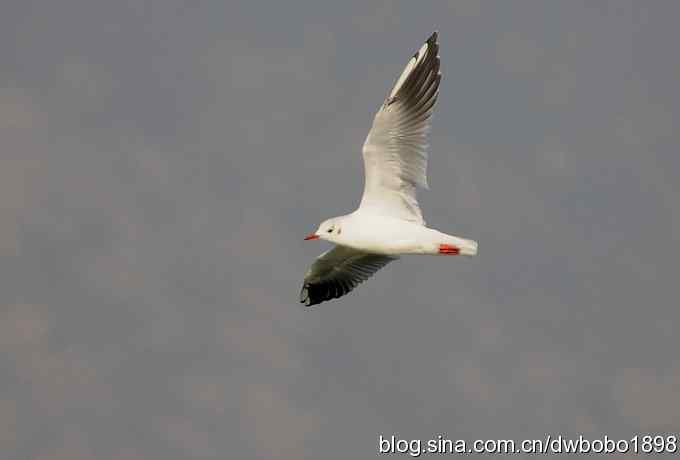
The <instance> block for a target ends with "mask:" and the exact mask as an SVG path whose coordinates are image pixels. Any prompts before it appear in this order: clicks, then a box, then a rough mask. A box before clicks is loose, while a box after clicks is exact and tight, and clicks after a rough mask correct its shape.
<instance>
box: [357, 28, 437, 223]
mask: <svg viewBox="0 0 680 460" xmlns="http://www.w3.org/2000/svg"><path fill="white" fill-rule="evenodd" d="M438 50H439V45H438V44H437V32H435V33H434V34H432V36H431V37H430V38H429V39H428V40H427V42H426V43H425V44H424V45H423V46H422V47H421V48H420V50H418V52H417V53H415V55H414V56H413V58H411V60H410V61H409V63H408V64H407V65H406V68H405V69H404V71H403V72H402V74H401V76H400V77H399V78H398V79H397V82H396V83H395V85H394V87H393V88H392V90H391V91H390V94H389V96H387V99H385V102H384V103H383V105H382V106H381V108H380V110H379V111H378V113H377V114H376V115H375V118H374V120H373V126H372V127H371V131H370V132H369V133H368V137H367V138H366V141H365V142H364V147H363V156H364V170H365V171H364V172H365V176H366V177H365V184H364V194H363V196H362V198H361V204H360V205H359V208H360V209H370V211H371V212H372V213H378V214H383V215H389V216H392V217H397V218H400V219H404V220H408V221H412V222H418V223H421V224H424V223H425V222H424V220H423V215H422V212H421V211H420V206H419V205H418V200H417V198H416V187H417V186H420V187H423V188H427V187H428V185H427V146H428V144H427V133H428V131H429V128H430V118H431V116H432V112H433V109H434V105H435V102H436V101H437V96H438V94H439V82H440V80H441V74H440V73H439V56H438V55H437V52H438Z"/></svg>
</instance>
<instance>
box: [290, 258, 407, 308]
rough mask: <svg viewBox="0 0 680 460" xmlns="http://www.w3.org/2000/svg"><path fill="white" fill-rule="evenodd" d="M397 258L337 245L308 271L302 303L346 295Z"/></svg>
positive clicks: (313, 303)
mask: <svg viewBox="0 0 680 460" xmlns="http://www.w3.org/2000/svg"><path fill="white" fill-rule="evenodd" d="M396 259H398V257H394V256H385V255H381V254H371V253H368V252H362V251H357V250H355V249H351V248H348V247H346V246H335V247H334V248H333V249H331V250H329V251H326V252H324V253H323V254H321V255H320V256H319V257H318V258H317V259H316V260H315V261H314V263H313V264H312V266H311V267H309V270H307V273H306V274H305V280H304V282H303V284H302V290H301V291H300V302H301V303H304V304H305V305H307V306H310V305H316V304H318V303H321V302H324V301H326V300H331V299H337V298H339V297H342V296H343V295H345V294H347V293H349V292H350V291H351V290H352V289H354V288H355V287H357V286H358V285H359V284H361V283H362V282H364V281H366V280H367V279H368V278H370V277H371V276H373V274H374V273H375V272H377V271H378V270H380V269H381V268H382V267H384V266H385V265H387V264H388V263H390V262H392V261H393V260H396Z"/></svg>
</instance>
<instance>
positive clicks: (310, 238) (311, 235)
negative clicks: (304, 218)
mask: <svg viewBox="0 0 680 460" xmlns="http://www.w3.org/2000/svg"><path fill="white" fill-rule="evenodd" d="M318 239H319V235H317V234H315V233H310V234H309V235H307V236H305V241H309V240H318Z"/></svg>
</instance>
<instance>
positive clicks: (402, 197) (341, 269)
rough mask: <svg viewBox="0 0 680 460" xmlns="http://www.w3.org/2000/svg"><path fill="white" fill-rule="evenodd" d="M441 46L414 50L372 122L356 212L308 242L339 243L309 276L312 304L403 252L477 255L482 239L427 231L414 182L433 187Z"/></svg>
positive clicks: (305, 295)
mask: <svg viewBox="0 0 680 460" xmlns="http://www.w3.org/2000/svg"><path fill="white" fill-rule="evenodd" d="M438 51H439V44H438V43H437V32H434V33H433V34H432V35H431V36H430V38H428V39H427V41H426V42H425V43H424V44H423V46H422V47H421V48H420V49H419V50H418V51H417V52H416V53H415V54H414V55H413V57H412V58H411V59H410V60H409V62H408V64H406V67H405V68H404V70H403V71H402V73H401V75H400V76H399V78H398V79H397V81H396V83H395V84H394V86H393V87H392V89H391V91H390V92H389V94H388V96H387V98H386V99H385V102H383V104H382V106H381V107H380V109H379V110H378V113H377V114H376V115H375V118H374V119H373V126H372V127H371V130H370V132H369V133H368V137H367V138H366V141H365V142H364V146H363V157H364V173H365V181H364V193H363V196H362V198H361V202H360V204H359V207H358V208H357V210H356V211H354V212H352V213H350V214H347V215H344V216H339V217H333V218H331V219H328V220H325V221H324V222H322V223H321V225H319V228H318V229H317V230H316V231H315V232H313V233H311V234H309V235H307V236H306V237H305V240H317V239H322V240H326V241H329V242H331V243H335V245H336V246H335V247H334V248H333V249H331V250H329V251H326V252H324V253H323V254H321V255H320V256H319V257H318V258H317V259H316V260H315V261H314V263H312V265H311V267H310V268H309V270H307V273H306V274H305V277H304V282H303V285H302V289H301V291H300V302H301V303H303V304H305V305H306V306H311V305H316V304H319V303H321V302H324V301H326V300H332V299H337V298H340V297H342V296H344V295H345V294H348V293H349V292H350V291H352V290H353V289H354V288H355V287H357V286H358V285H359V284H360V283H362V282H364V281H366V280H367V279H368V278H370V277H371V276H373V275H374V274H375V273H376V272H377V271H378V270H380V269H381V268H383V267H384V266H385V265H387V264H388V263H390V262H392V261H394V260H397V259H398V258H399V256H400V255H406V254H431V255H447V256H455V255H466V256H473V255H475V254H477V242H476V241H473V240H469V239H465V238H460V237H457V236H452V235H447V234H446V233H442V232H440V231H438V230H435V229H432V228H428V227H427V226H426V224H425V220H424V219H423V215H422V212H421V211H420V206H419V205H418V200H417V199H416V187H421V188H425V189H427V188H428V184H427V171H426V170H427V146H428V144H427V133H428V132H429V130H430V119H431V117H432V112H433V110H434V105H435V102H437V96H438V94H439V82H440V81H441V73H440V72H439V56H438V54H437V53H438Z"/></svg>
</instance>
